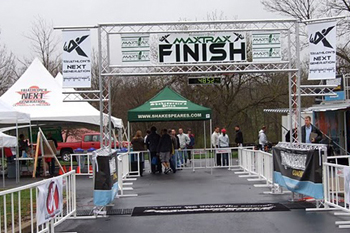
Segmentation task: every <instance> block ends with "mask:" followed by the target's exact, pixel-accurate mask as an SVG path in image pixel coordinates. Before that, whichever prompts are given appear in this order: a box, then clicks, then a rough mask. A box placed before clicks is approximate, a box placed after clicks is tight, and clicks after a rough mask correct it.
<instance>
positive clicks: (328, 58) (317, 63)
mask: <svg viewBox="0 0 350 233" xmlns="http://www.w3.org/2000/svg"><path fill="white" fill-rule="evenodd" d="M336 24H337V23H336V22H335V21H334V22H323V23H313V24H309V25H307V30H308V34H309V49H310V66H309V78H308V79H309V80H323V79H334V78H335V75H336V48H337V43H336V42H337V34H336V32H337V29H336Z"/></svg>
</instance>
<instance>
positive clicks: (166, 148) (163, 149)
mask: <svg viewBox="0 0 350 233" xmlns="http://www.w3.org/2000/svg"><path fill="white" fill-rule="evenodd" d="M172 148H173V142H172V140H171V137H170V135H169V134H168V130H167V129H163V130H162V136H161V138H160V140H159V144H158V153H159V157H160V160H161V162H162V164H163V166H164V168H165V170H164V173H165V174H168V173H169V172H170V171H171V169H170V163H169V161H170V155H171V151H172Z"/></svg>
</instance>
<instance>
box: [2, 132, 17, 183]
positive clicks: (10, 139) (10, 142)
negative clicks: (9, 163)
mask: <svg viewBox="0 0 350 233" xmlns="http://www.w3.org/2000/svg"><path fill="white" fill-rule="evenodd" d="M17 143H18V142H17V138H16V137H14V136H10V135H7V134H4V133H2V132H0V148H1V154H2V162H1V167H2V186H3V187H5V166H4V164H5V151H4V147H17Z"/></svg>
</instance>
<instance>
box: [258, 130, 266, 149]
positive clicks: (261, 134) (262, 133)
mask: <svg viewBox="0 0 350 233" xmlns="http://www.w3.org/2000/svg"><path fill="white" fill-rule="evenodd" d="M265 131H266V126H263V127H262V128H261V130H260V131H259V149H260V150H262V151H264V150H265V145H266V144H267V136H266V134H265Z"/></svg>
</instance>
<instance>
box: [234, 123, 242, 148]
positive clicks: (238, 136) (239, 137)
mask: <svg viewBox="0 0 350 233" xmlns="http://www.w3.org/2000/svg"><path fill="white" fill-rule="evenodd" d="M235 131H236V138H235V143H236V144H237V146H238V147H242V146H243V133H242V131H241V128H240V127H239V125H236V126H235Z"/></svg>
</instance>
